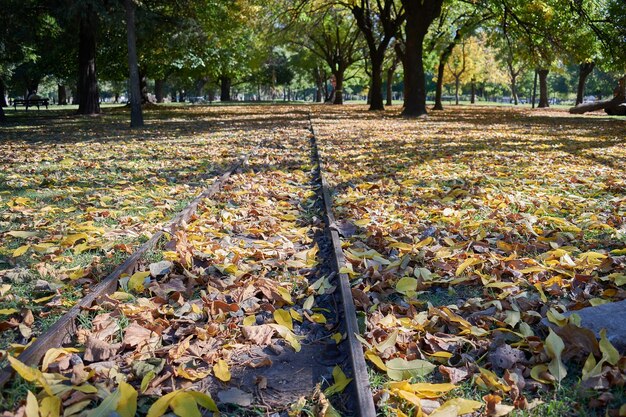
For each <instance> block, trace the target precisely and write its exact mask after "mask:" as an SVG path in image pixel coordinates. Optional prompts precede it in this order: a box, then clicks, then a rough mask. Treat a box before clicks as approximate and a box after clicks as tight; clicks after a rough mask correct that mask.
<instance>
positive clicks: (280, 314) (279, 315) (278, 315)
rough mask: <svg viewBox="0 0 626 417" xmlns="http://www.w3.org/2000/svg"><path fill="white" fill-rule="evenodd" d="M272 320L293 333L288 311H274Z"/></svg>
mask: <svg viewBox="0 0 626 417" xmlns="http://www.w3.org/2000/svg"><path fill="white" fill-rule="evenodd" d="M274 320H275V321H276V323H278V324H280V325H282V326H285V327H286V328H288V329H289V330H291V331H293V321H292V320H291V315H290V314H289V312H288V311H286V310H283V309H278V310H274Z"/></svg>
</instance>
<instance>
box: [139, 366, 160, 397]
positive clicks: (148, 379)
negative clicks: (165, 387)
mask: <svg viewBox="0 0 626 417" xmlns="http://www.w3.org/2000/svg"><path fill="white" fill-rule="evenodd" d="M155 376H156V374H155V373H154V371H149V372H148V373H147V374H145V375H144V377H143V378H142V379H141V387H140V388H139V389H140V390H141V393H142V394H143V393H144V392H146V390H147V389H148V385H150V382H152V380H153V379H154V377H155Z"/></svg>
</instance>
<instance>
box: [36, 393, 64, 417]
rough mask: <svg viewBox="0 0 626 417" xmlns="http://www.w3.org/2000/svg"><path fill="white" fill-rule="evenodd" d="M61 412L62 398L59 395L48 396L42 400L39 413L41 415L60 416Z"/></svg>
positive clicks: (46, 416)
mask: <svg viewBox="0 0 626 417" xmlns="http://www.w3.org/2000/svg"><path fill="white" fill-rule="evenodd" d="M60 413H61V399H60V398H59V397H46V398H44V399H43V400H41V405H40V406H39V415H40V416H41V417H59V415H60Z"/></svg>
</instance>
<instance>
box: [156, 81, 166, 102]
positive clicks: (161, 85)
mask: <svg viewBox="0 0 626 417" xmlns="http://www.w3.org/2000/svg"><path fill="white" fill-rule="evenodd" d="M164 89H165V79H163V78H159V79H157V80H154V96H155V98H156V102H157V103H163V96H164V94H163V91H164Z"/></svg>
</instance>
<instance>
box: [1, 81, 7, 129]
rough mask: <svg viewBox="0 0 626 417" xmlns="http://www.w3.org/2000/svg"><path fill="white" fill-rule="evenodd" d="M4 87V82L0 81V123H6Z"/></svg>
mask: <svg viewBox="0 0 626 417" xmlns="http://www.w3.org/2000/svg"><path fill="white" fill-rule="evenodd" d="M7 106H8V103H7V97H6V86H5V85H4V80H1V79H0V123H6V121H7V118H6V116H5V114H4V107H7Z"/></svg>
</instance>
